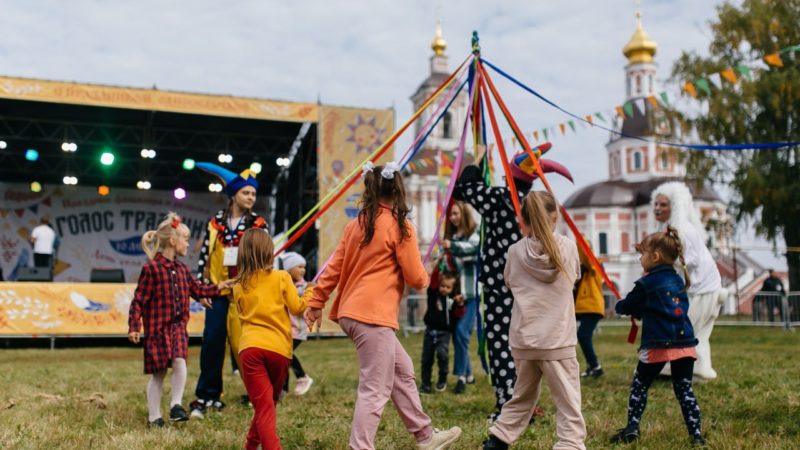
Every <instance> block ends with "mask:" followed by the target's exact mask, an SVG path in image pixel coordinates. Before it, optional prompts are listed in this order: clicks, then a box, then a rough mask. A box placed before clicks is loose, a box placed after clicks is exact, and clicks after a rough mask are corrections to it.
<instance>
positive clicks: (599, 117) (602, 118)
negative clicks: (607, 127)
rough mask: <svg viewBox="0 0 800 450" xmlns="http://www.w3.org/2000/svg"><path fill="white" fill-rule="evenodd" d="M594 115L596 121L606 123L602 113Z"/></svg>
mask: <svg viewBox="0 0 800 450" xmlns="http://www.w3.org/2000/svg"><path fill="white" fill-rule="evenodd" d="M594 115H595V117H597V118H598V119H600V122H605V121H606V118H605V117H603V113H599V112H597V113H594Z"/></svg>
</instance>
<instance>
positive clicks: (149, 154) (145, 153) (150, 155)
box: [139, 148, 156, 159]
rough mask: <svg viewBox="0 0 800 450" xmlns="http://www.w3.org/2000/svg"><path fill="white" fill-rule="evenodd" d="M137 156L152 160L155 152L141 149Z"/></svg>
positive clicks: (150, 149) (149, 149)
mask: <svg viewBox="0 0 800 450" xmlns="http://www.w3.org/2000/svg"><path fill="white" fill-rule="evenodd" d="M139 154H140V155H142V158H148V159H153V158H155V157H156V151H155V150H153V149H152V148H143V149H142V151H141V152H140V153H139Z"/></svg>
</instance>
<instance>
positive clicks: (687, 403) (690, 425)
mask: <svg viewBox="0 0 800 450" xmlns="http://www.w3.org/2000/svg"><path fill="white" fill-rule="evenodd" d="M637 250H638V251H639V252H640V253H641V255H642V256H641V257H640V258H639V261H640V262H641V264H642V268H643V269H644V271H645V272H646V275H645V276H643V277H642V278H640V279H639V280H637V281H636V284H635V285H634V288H633V290H632V291H631V292H630V293H628V295H627V296H626V297H625V299H623V300H620V301H619V302H618V303H617V305H616V310H617V313H619V314H625V315H630V316H633V317H634V318H636V319H640V320H641V321H642V338H641V346H640V347H639V365H638V366H637V367H636V372H634V375H633V383H632V384H631V392H630V396H629V397H628V424H627V426H626V427H625V428H623V429H621V430H619V431H618V432H617V433H616V434H614V436H612V437H611V442H632V441H634V440H636V439H638V437H639V421H640V420H641V418H642V414H643V413H644V409H645V407H646V406H647V390H648V389H649V388H650V384H652V382H653V380H655V378H656V376H658V374H659V372H661V369H662V368H663V367H664V365H665V364H666V363H667V362H669V363H670V365H671V366H672V389H673V391H674V392H675V397H676V398H677V399H678V402H679V403H680V405H681V412H682V413H683V420H684V422H685V423H686V428H687V429H688V431H689V436H690V437H691V439H692V442H693V443H694V444H697V445H704V444H705V441H704V440H703V437H702V435H701V434H700V407H699V406H698V405H697V399H696V398H695V396H694V391H693V390H692V369H693V367H694V361H695V360H696V359H697V353H696V352H695V346H696V345H697V339H695V337H694V330H693V329H692V323H691V322H690V321H689V316H688V315H687V312H688V311H689V298H688V296H687V295H686V290H687V289H688V288H689V286H690V284H691V283H690V280H689V276H688V274H687V273H686V264H685V263H684V258H683V248H682V246H681V240H680V238H679V237H678V232H677V230H676V229H675V228H672V227H671V226H668V227H667V229H666V231H664V232H658V233H654V234H651V235H649V236H647V237H646V238H645V239H644V241H642V243H641V244H639V246H638V247H637ZM676 260H680V262H681V267H683V272H684V278H685V280H686V282H685V283H684V281H683V279H682V278H681V277H680V275H678V273H677V272H676V271H675V267H674V264H675V261H676Z"/></svg>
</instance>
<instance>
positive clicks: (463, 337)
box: [453, 298, 478, 377]
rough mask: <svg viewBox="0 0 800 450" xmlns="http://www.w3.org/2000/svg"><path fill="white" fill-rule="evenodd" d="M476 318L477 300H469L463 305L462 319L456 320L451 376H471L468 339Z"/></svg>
mask: <svg viewBox="0 0 800 450" xmlns="http://www.w3.org/2000/svg"><path fill="white" fill-rule="evenodd" d="M477 317H478V299H477V298H469V299H467V301H466V302H465V303H464V317H462V318H461V319H459V320H458V324H456V329H455V333H453V349H454V353H455V362H454V363H453V375H455V376H465V377H468V376H470V375H472V366H471V365H470V363H469V337H470V335H471V334H472V329H473V328H475V323H476V320H477Z"/></svg>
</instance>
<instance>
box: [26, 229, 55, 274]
mask: <svg viewBox="0 0 800 450" xmlns="http://www.w3.org/2000/svg"><path fill="white" fill-rule="evenodd" d="M55 241H56V232H55V231H54V230H53V229H52V228H50V220H49V219H48V218H47V217H42V220H41V224H39V225H38V226H37V227H36V228H34V229H33V231H31V243H32V244H33V265H34V267H44V268H51V267H52V266H53V248H54V244H55Z"/></svg>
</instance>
